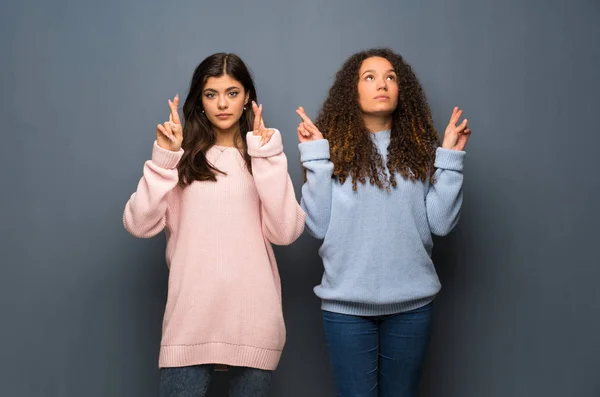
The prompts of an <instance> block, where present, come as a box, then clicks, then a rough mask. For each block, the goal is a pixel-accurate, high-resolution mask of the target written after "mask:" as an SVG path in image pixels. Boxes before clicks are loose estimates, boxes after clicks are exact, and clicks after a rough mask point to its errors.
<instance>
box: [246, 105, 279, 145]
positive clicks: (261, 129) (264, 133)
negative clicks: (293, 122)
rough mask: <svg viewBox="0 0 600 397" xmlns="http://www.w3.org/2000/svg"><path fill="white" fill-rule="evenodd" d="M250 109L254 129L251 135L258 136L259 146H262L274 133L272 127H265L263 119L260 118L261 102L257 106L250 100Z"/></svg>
mask: <svg viewBox="0 0 600 397" xmlns="http://www.w3.org/2000/svg"><path fill="white" fill-rule="evenodd" d="M252 110H253V111H254V130H253V131H252V135H256V136H260V146H264V145H266V144H267V142H269V141H270V140H271V137H272V136H273V134H274V133H275V130H274V129H273V128H266V127H265V121H264V120H263V118H262V104H261V105H260V106H258V105H257V104H256V102H254V101H252Z"/></svg>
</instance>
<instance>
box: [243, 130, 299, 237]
mask: <svg viewBox="0 0 600 397" xmlns="http://www.w3.org/2000/svg"><path fill="white" fill-rule="evenodd" d="M246 141H247V143H248V154H249V155H250V157H251V159H252V176H253V178H254V184H255V185H256V189H257V190H258V195H259V197H260V201H261V208H260V211H261V218H262V224H263V232H264V233H265V237H266V238H267V240H269V241H270V242H271V243H273V244H276V245H289V244H291V243H293V242H294V241H296V239H297V238H298V237H300V235H301V234H302V232H303V231H304V218H305V215H304V211H303V210H302V208H300V205H298V202H297V201H296V195H295V193H294V186H293V185H292V181H291V178H290V176H289V175H288V166H287V157H286V156H285V154H284V153H283V142H282V140H281V134H280V132H279V131H278V130H275V133H274V134H273V136H271V140H270V141H269V142H267V143H266V144H265V145H264V146H262V147H261V146H260V136H254V135H253V134H252V131H250V132H248V134H247V135H246Z"/></svg>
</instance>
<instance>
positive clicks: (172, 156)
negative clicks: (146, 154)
mask: <svg viewBox="0 0 600 397" xmlns="http://www.w3.org/2000/svg"><path fill="white" fill-rule="evenodd" d="M181 156H183V149H181V148H180V149H179V151H177V152H174V151H172V150H167V149H163V148H161V147H160V146H158V143H157V142H156V141H154V147H153V148H152V162H153V163H154V164H156V165H157V166H159V167H161V168H165V169H168V170H169V169H173V168H175V167H177V164H178V163H179V160H181Z"/></svg>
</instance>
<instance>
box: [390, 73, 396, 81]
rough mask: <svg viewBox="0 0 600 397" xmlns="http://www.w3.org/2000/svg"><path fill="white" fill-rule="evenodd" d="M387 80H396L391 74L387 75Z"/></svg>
mask: <svg viewBox="0 0 600 397" xmlns="http://www.w3.org/2000/svg"><path fill="white" fill-rule="evenodd" d="M388 80H390V81H394V80H396V76H394V75H393V74H390V75H389V76H388Z"/></svg>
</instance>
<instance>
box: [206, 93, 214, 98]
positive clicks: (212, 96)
mask: <svg viewBox="0 0 600 397" xmlns="http://www.w3.org/2000/svg"><path fill="white" fill-rule="evenodd" d="M206 97H207V98H208V99H213V98H214V97H215V94H214V93H212V92H207V93H206Z"/></svg>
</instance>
